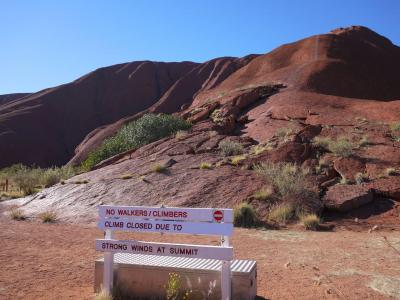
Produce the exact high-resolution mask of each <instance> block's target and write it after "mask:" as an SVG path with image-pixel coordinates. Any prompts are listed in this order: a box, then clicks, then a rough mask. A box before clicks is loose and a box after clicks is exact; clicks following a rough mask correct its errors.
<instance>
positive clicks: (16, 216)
mask: <svg viewBox="0 0 400 300" xmlns="http://www.w3.org/2000/svg"><path fill="white" fill-rule="evenodd" d="M10 217H11V219H13V220H16V221H22V220H25V219H26V217H25V215H24V213H23V212H22V210H20V209H16V208H14V209H12V210H11V211H10Z"/></svg>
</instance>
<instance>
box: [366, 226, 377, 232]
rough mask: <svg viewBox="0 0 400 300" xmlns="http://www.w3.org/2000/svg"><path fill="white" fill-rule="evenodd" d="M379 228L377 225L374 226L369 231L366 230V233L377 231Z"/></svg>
mask: <svg viewBox="0 0 400 300" xmlns="http://www.w3.org/2000/svg"><path fill="white" fill-rule="evenodd" d="M378 228H379V226H378V225H374V227H372V228H371V229H370V230H368V233H371V232H374V231H375V230H377V229H378Z"/></svg>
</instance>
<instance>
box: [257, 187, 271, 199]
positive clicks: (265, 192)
mask: <svg viewBox="0 0 400 300" xmlns="http://www.w3.org/2000/svg"><path fill="white" fill-rule="evenodd" d="M273 194H274V191H273V189H272V188H271V187H263V188H262V189H260V190H258V191H256V192H255V193H254V194H253V197H254V198H255V199H257V200H260V201H267V200H269V199H271V198H272V196H273Z"/></svg>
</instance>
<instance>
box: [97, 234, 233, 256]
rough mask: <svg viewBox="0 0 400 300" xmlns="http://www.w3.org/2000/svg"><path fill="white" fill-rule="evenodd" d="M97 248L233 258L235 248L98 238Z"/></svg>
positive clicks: (168, 254) (108, 250)
mask: <svg viewBox="0 0 400 300" xmlns="http://www.w3.org/2000/svg"><path fill="white" fill-rule="evenodd" d="M96 250H97V251H102V252H113V253H116V252H118V253H121V252H122V253H135V254H148V255H161V256H164V255H165V256H177V257H193V258H212V259H219V260H232V259H233V248H232V247H220V246H205V245H183V244H168V243H150V242H141V241H120V240H107V239H98V240H96Z"/></svg>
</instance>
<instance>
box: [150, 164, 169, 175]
mask: <svg viewBox="0 0 400 300" xmlns="http://www.w3.org/2000/svg"><path fill="white" fill-rule="evenodd" d="M166 169H167V166H166V165H165V164H162V163H156V164H154V165H153V166H152V168H151V170H152V171H153V172H155V173H163V172H165V170H166Z"/></svg>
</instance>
